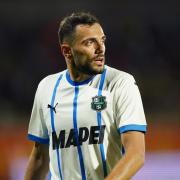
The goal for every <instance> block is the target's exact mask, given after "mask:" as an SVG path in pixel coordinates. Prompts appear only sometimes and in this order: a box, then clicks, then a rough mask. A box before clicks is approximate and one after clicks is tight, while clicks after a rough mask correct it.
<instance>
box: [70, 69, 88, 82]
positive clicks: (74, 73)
mask: <svg viewBox="0 0 180 180" xmlns="http://www.w3.org/2000/svg"><path fill="white" fill-rule="evenodd" d="M67 68H68V70H69V75H70V78H71V80H72V81H75V82H81V81H85V80H87V79H89V78H90V77H91V75H88V74H85V73H82V72H79V71H78V70H76V69H73V68H71V67H69V66H67Z"/></svg>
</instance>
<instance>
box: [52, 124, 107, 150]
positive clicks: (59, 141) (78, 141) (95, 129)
mask: <svg viewBox="0 0 180 180" xmlns="http://www.w3.org/2000/svg"><path fill="white" fill-rule="evenodd" d="M105 127H106V126H105V125H102V126H91V127H90V129H88V128H87V127H80V128H79V131H77V130H76V129H70V131H69V135H68V138H67V140H66V138H65V134H66V130H61V131H60V133H59V137H58V136H57V134H56V132H52V149H53V150H54V149H59V148H69V147H70V146H79V145H82V144H83V143H84V142H88V144H102V143H103V140H104V131H105Z"/></svg>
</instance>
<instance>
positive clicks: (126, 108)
mask: <svg viewBox="0 0 180 180" xmlns="http://www.w3.org/2000/svg"><path fill="white" fill-rule="evenodd" d="M114 102H115V109H116V111H115V116H116V125H117V128H118V131H119V132H120V133H124V132H126V131H141V132H146V126H147V124H146V119H145V114H144V109H143V104H142V100H141V95H140V92H139V88H138V86H137V84H136V82H135V80H134V78H133V76H131V75H130V76H128V78H126V79H124V80H121V81H119V82H117V86H116V90H115V100H114Z"/></svg>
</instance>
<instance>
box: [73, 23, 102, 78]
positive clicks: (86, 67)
mask: <svg viewBox="0 0 180 180" xmlns="http://www.w3.org/2000/svg"><path fill="white" fill-rule="evenodd" d="M104 43H105V35H104V32H103V30H102V28H101V26H100V25H99V24H98V23H95V24H93V25H91V26H90V25H78V26H77V27H76V29H75V33H74V40H73V42H72V45H71V53H72V63H73V66H72V67H73V68H75V69H76V70H78V71H79V72H82V73H85V74H88V75H95V74H100V73H102V72H103V70H104V63H105V56H104V54H105V44H104Z"/></svg>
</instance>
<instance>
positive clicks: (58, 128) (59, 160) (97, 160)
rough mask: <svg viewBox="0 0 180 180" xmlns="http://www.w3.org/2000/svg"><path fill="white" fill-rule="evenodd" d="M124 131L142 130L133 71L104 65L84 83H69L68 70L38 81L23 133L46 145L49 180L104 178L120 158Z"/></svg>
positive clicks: (142, 123)
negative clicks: (29, 115)
mask: <svg viewBox="0 0 180 180" xmlns="http://www.w3.org/2000/svg"><path fill="white" fill-rule="evenodd" d="M126 131H142V132H145V131H146V120H145V115H144V110H143V106H142V101H141V97H140V93H139V89H138V87H137V85H136V82H135V80H134V78H133V76H132V75H130V74H128V73H125V72H122V71H119V70H117V69H114V68H111V67H109V66H105V70H104V72H103V73H102V74H98V75H95V76H94V77H92V78H90V79H88V80H85V81H83V82H74V81H72V80H71V79H70V75H69V72H68V70H65V71H63V72H60V73H57V74H54V75H50V76H48V77H46V78H44V79H43V80H42V81H41V82H40V84H39V86H38V89H37V92H36V96H35V100H34V105H33V110H32V115H31V120H30V124H29V130H28V137H29V139H31V140H33V141H37V142H40V143H49V156H50V162H49V167H50V173H51V179H52V180H59V179H61V180H86V179H87V180H91V179H93V180H101V179H104V177H105V176H107V174H109V173H110V171H111V170H112V168H113V167H114V166H115V164H116V163H117V162H118V161H119V159H120V158H121V156H122V153H121V149H122V145H121V140H120V133H124V132H126Z"/></svg>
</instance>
